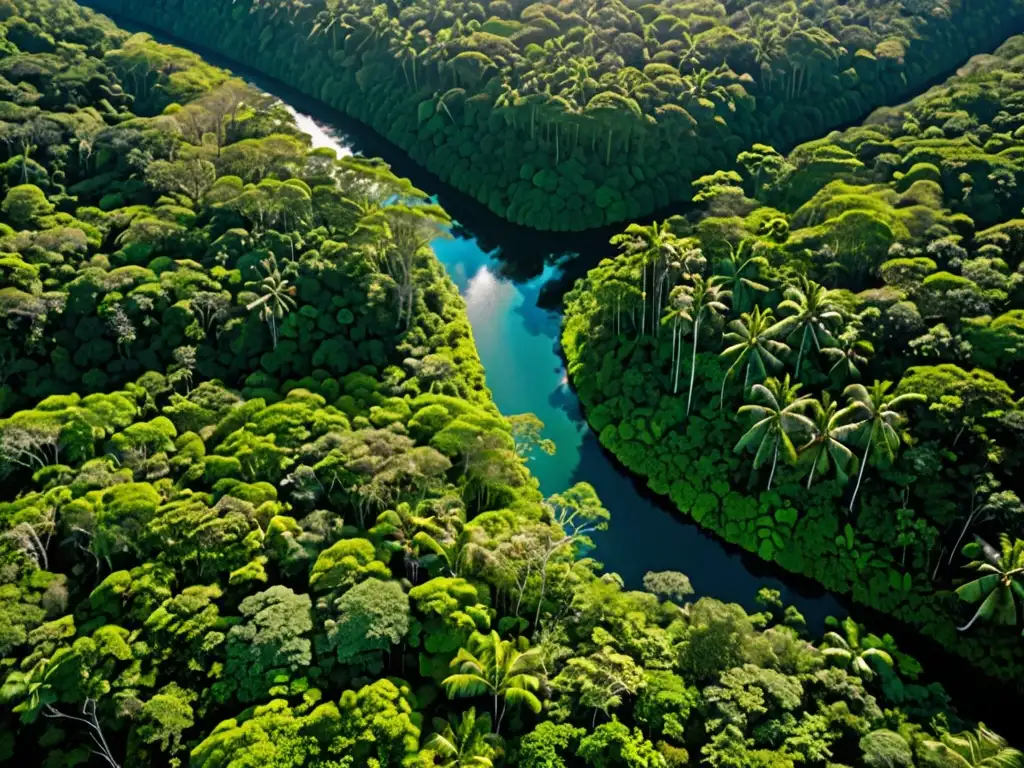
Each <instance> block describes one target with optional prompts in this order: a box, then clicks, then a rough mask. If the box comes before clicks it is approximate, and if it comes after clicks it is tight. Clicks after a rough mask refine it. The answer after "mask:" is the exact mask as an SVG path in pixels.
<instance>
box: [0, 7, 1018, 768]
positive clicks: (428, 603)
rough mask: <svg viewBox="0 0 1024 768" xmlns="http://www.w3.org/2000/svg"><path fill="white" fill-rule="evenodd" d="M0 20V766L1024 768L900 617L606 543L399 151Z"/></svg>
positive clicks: (93, 24)
mask: <svg viewBox="0 0 1024 768" xmlns="http://www.w3.org/2000/svg"><path fill="white" fill-rule="evenodd" d="M19 13H20V14H23V15H18V14H19ZM0 17H2V21H0V29H2V30H3V32H4V37H5V38H6V41H7V43H6V45H7V46H8V47H7V49H6V51H5V54H4V56H5V58H4V59H3V62H5V63H8V64H10V63H11V62H15V63H16V65H14V64H11V65H10V66H7V67H6V68H5V69H4V70H3V71H4V73H5V74H4V77H6V80H5V82H6V83H8V84H9V86H10V87H9V89H8V93H9V95H10V100H7V101H4V102H2V104H3V107H4V109H5V110H6V111H5V115H7V116H8V117H9V118H10V119H9V120H8V121H6V122H4V124H3V126H4V128H3V129H4V130H5V131H7V132H8V135H10V136H17V137H19V142H20V144H19V143H18V142H15V141H13V140H12V141H10V142H8V156H7V157H6V159H5V164H6V165H5V167H6V169H7V175H6V187H5V189H4V198H3V203H2V205H0V219H2V225H3V227H4V232H3V244H4V251H3V257H2V259H0V264H2V265H3V269H4V271H3V273H2V283H0V292H2V293H0V295H3V297H4V302H3V304H0V311H2V321H3V323H4V326H3V328H4V335H3V337H2V338H3V343H4V346H3V355H4V373H5V375H6V376H7V380H6V382H5V389H4V404H3V410H4V415H3V417H2V418H0V480H2V485H0V487H2V489H3V491H2V495H0V679H2V684H0V763H5V764H6V763H11V762H12V761H17V762H18V763H20V764H30V765H40V766H44V767H45V768H60V767H61V766H68V767H70V766H81V765H105V766H108V767H109V768H120V766H122V765H124V766H132V767H133V768H134V767H135V766H182V765H186V764H187V765H190V766H194V768H219V767H221V766H223V767H224V768H243V767H245V766H252V767H253V768H255V766H260V768H299V767H303V766H304V767H309V768H312V767H313V766H320V767H321V768H339V767H342V766H343V767H345V768H357V767H359V768H362V767H364V766H366V767H367V768H373V767H376V768H384V767H385V766H394V767H396V768H397V766H406V767H408V768H428V767H430V766H449V767H453V766H476V767H477V768H488V767H489V766H497V765H502V764H505V765H520V766H524V767H525V768H560V767H566V766H591V767H592V768H627V767H629V768H673V767H674V766H682V765H686V764H690V765H698V764H699V765H704V766H708V767H709V768H749V767H750V766H766V767H768V766H770V767H772V768H795V766H796V765H797V764H799V765H802V766H804V765H806V766H817V767H819V768H827V767H831V768H836V767H837V766H844V765H845V766H865V767H866V768H874V767H875V766H892V765H901V766H913V765H917V766H921V767H922V768H946V767H948V766H960V765H963V764H966V765H971V764H985V763H980V762H979V760H982V759H984V760H988V761H989V762H988V763H987V764H991V765H998V766H1002V767H1007V768H1019V766H1021V765H1022V764H1024V756H1022V755H1021V753H1019V752H1017V751H1016V750H1014V749H1012V748H1011V747H1009V746H1008V745H1007V744H1006V742H1005V741H1003V740H1002V739H1001V738H1000V737H998V736H996V735H995V734H993V733H991V732H990V731H988V730H986V729H985V728H984V727H982V726H977V725H974V724H972V723H970V722H967V721H965V720H963V719H961V718H960V717H958V716H957V715H956V714H955V713H954V712H953V711H952V710H951V709H950V707H949V702H948V700H947V697H946V695H945V694H944V692H943V691H942V689H941V687H939V686H937V685H934V684H932V685H929V684H927V683H926V682H925V681H924V679H923V675H922V670H921V668H920V666H919V665H918V664H917V663H916V662H915V661H914V659H912V658H911V657H909V656H906V655H905V654H902V653H900V652H899V651H898V649H897V648H896V647H895V644H894V642H893V639H892V638H891V637H890V636H888V635H886V636H882V637H879V636H876V635H873V634H868V633H866V632H865V631H864V630H863V628H861V627H859V626H858V625H857V624H856V623H855V622H853V621H852V620H846V621H844V622H843V623H841V624H840V623H837V622H833V623H832V627H831V629H832V631H830V632H828V633H827V634H826V635H825V636H824V637H823V638H822V639H821V640H820V641H817V642H813V641H812V639H811V638H810V637H809V636H808V634H807V631H806V627H805V625H804V621H803V619H802V617H801V616H800V615H799V613H798V612H796V611H795V610H794V609H792V608H784V607H783V606H782V605H781V603H780V601H779V596H778V593H772V592H770V591H767V590H765V591H763V593H762V594H761V595H760V596H759V599H760V602H761V603H762V605H763V607H764V610H763V611H762V612H760V613H757V614H754V615H748V614H747V613H745V612H744V611H743V610H742V609H741V608H740V607H739V606H736V605H726V604H723V603H720V602H717V601H715V600H711V599H707V598H702V599H699V600H696V601H695V602H686V601H687V599H688V596H689V595H690V594H691V593H692V589H691V588H690V585H689V581H688V580H687V579H686V577H685V576H683V575H682V574H678V573H671V572H670V573H652V574H648V576H647V578H645V580H644V583H645V589H646V590H647V591H645V592H629V591H626V590H625V589H624V588H623V586H622V583H621V581H620V580H619V579H618V578H617V577H616V576H614V575H611V574H608V575H600V574H599V565H598V563H597V562H596V561H594V560H593V559H591V558H590V557H588V556H587V554H588V553H589V552H591V551H592V541H591V539H590V534H591V533H593V532H594V531H597V530H601V529H602V528H604V527H605V526H606V525H607V520H608V512H607V510H605V509H604V508H603V507H602V505H601V502H600V500H599V499H598V498H597V496H596V494H595V493H594V490H593V489H592V488H591V487H590V486H588V485H585V484H580V485H577V486H574V487H573V488H570V489H567V490H566V491H564V492H563V493H559V494H555V495H553V496H551V497H549V498H547V499H544V498H542V497H541V494H540V493H539V491H538V490H537V484H536V481H535V480H534V479H533V478H532V477H531V475H530V473H529V471H528V468H527V462H528V460H529V457H530V456H531V455H532V453H533V452H534V451H535V450H537V449H540V450H542V451H548V452H550V451H551V450H553V446H551V445H550V444H549V443H548V442H547V441H545V440H544V439H543V437H542V431H541V429H542V425H540V424H539V423H538V422H537V419H536V417H533V416H530V415H524V416H518V417H513V418H511V419H506V418H504V417H502V416H501V415H500V414H499V413H498V412H497V409H496V408H495V407H494V405H493V403H492V401H491V399H490V395H489V392H488V391H487V389H486V387H485V386H484V379H483V372H482V369H481V366H480V363H479V360H478V358H477V356H476V351H475V349H474V347H473V343H472V338H471V335H470V332H469V327H468V324H467V321H466V318H465V313H464V308H463V305H462V303H461V300H460V299H459V298H458V296H457V293H456V292H455V289H454V287H453V285H452V284H451V282H450V281H449V280H448V279H447V278H446V277H445V276H444V274H443V271H442V270H441V269H440V266H439V265H438V264H437V262H436V260H435V259H434V257H433V255H432V254H431V252H430V250H429V248H428V247H427V243H428V241H429V240H430V239H431V238H433V237H435V236H437V235H438V233H439V232H440V231H441V230H442V229H443V227H444V225H445V222H446V218H445V216H444V214H443V212H442V211H440V210H439V209H437V208H436V207H435V206H432V205H429V204H428V203H426V201H424V200H423V199H422V196H421V194H420V193H418V192H417V191H416V190H415V189H413V188H412V187H410V186H409V184H408V182H405V181H403V180H401V179H397V178H395V177H394V176H393V175H392V174H391V173H390V172H389V171H388V170H387V169H386V168H385V167H383V166H381V165H380V164H378V163H374V162H372V161H363V160H361V161H351V160H346V161H339V160H337V159H336V158H335V157H334V156H333V154H332V153H325V152H311V151H309V150H308V148H307V146H308V144H307V142H308V139H307V138H306V137H304V136H302V135H301V134H299V133H297V132H296V130H295V128H294V125H293V124H292V123H291V121H290V120H289V118H288V116H287V113H286V112H284V111H282V109H281V108H280V107H279V106H278V105H275V104H274V103H273V102H271V101H269V100H267V99H266V98H264V97H263V96H262V95H261V94H259V93H256V92H254V91H252V90H251V89H248V88H246V87H244V86H243V85H242V84H240V83H238V82H235V81H232V80H230V79H228V78H227V76H226V75H225V73H222V72H219V71H217V70H214V69H211V68H209V67H207V66H206V65H204V64H203V63H202V62H201V61H199V60H198V59H196V58H195V57H193V56H190V55H189V54H186V53H185V52H183V51H180V50H177V49H173V48H167V47H163V46H156V45H154V44H153V43H152V42H151V41H150V40H148V39H147V38H146V37H144V36H134V37H128V36H127V35H125V34H123V33H121V32H119V31H118V30H116V29H115V28H114V27H112V26H111V25H110V24H109V23H108V22H106V21H104V20H102V19H99V18H97V17H95V16H93V15H92V14H90V13H87V12H84V11H82V10H81V9H80V8H78V7H77V6H75V5H74V4H72V3H71V2H70V0H56V1H54V2H46V3H43V2H40V1H39V0H18V2H17V3H15V4H12V3H10V2H3V0H0ZM72 41H73V42H72ZM39 48H42V49H43V50H34V49H39ZM138 51H143V52H144V54H143V55H144V56H146V57H150V56H160V57H163V58H164V60H165V61H166V62H168V64H167V66H166V67H164V68H162V69H161V71H160V75H159V77H158V78H157V80H156V81H155V82H154V81H150V80H147V79H145V78H141V77H140V78H139V79H137V80H136V79H133V77H134V75H135V74H138V71H137V70H135V69H133V68H132V67H128V68H127V69H125V68H124V61H125V59H126V58H131V57H132V56H134V55H135V54H134V53H133V52H138ZM42 69H45V70H46V71H47V72H48V73H49V74H48V75H47V76H46V77H40V78H39V79H37V80H35V81H33V79H32V78H33V77H34V76H35V75H34V74H33V73H39V72H40V71H41V70H42ZM40 86H42V88H41V87H40ZM135 110H137V111H135ZM147 115H149V116H147ZM19 147H20V150H21V151H20V153H17V152H16V151H15V150H16V149H18V148H19ZM82 329H85V330H82ZM83 350H87V351H85V352H83ZM983 578H984V577H983ZM978 589H983V587H982V586H980V585H979V586H978ZM663 599H664V601H663ZM967 761H970V762H967Z"/></svg>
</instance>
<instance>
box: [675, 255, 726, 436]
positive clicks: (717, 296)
mask: <svg viewBox="0 0 1024 768" xmlns="http://www.w3.org/2000/svg"><path fill="white" fill-rule="evenodd" d="M719 282H720V281H719V280H718V278H716V277H712V278H710V279H707V280H705V279H704V278H703V277H702V276H701V275H694V276H693V285H684V286H680V287H679V289H678V290H677V292H676V296H675V306H674V311H675V313H676V315H677V317H678V318H679V319H680V320H681V321H683V322H685V323H688V324H689V325H690V327H691V328H692V333H693V356H692V359H691V361H690V390H689V393H688V395H687V397H686V415H687V416H689V415H690V407H691V406H692V404H693V383H694V378H695V374H696V372H697V347H698V346H699V344H700V328H701V324H702V323H703V322H704V320H706V319H710V318H711V317H714V316H715V315H724V314H725V313H726V312H728V311H729V307H728V306H726V304H725V301H726V300H727V299H728V298H729V291H728V290H727V289H725V288H723V287H722V286H721V285H720V284H719ZM679 346H680V351H681V349H682V338H681V337H680V340H679ZM679 357H680V358H681V357H682V354H680V355H679ZM678 390H679V358H677V359H676V373H675V384H674V385H673V388H672V394H676V392H678Z"/></svg>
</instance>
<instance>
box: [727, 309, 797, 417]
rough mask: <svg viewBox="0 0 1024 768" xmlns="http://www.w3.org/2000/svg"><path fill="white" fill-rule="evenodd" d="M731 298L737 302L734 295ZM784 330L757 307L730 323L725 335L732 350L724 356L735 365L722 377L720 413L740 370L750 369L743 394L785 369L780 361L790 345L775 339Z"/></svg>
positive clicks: (769, 315)
mask: <svg viewBox="0 0 1024 768" xmlns="http://www.w3.org/2000/svg"><path fill="white" fill-rule="evenodd" d="M732 295H733V297H734V298H735V294H732ZM782 330H784V329H781V328H779V325H778V323H776V322H775V318H774V317H773V316H772V311H771V309H766V310H764V311H763V312H762V311H761V308H760V307H754V311H753V312H749V313H748V312H744V313H743V314H742V315H741V316H740V319H739V320H733V321H732V322H731V323H729V332H728V333H726V334H725V343H726V344H728V345H729V346H727V347H726V348H725V349H724V350H722V352H721V356H722V357H724V358H726V359H729V358H732V359H733V362H732V365H730V366H729V370H727V371H726V372H725V376H724V377H722V392H721V405H720V406H719V408H720V409H721V408H724V407H725V383H726V382H727V381H728V380H729V377H730V376H732V374H733V372H734V371H736V370H738V369H739V368H740V367H741V366H743V365H746V366H747V372H746V377H745V379H744V386H743V391H744V392H746V391H747V390H749V389H750V388H751V387H752V386H753V385H754V384H756V383H757V382H759V381H763V380H764V378H765V377H766V376H767V375H768V371H769V370H772V371H777V370H779V369H781V368H782V360H780V359H779V357H780V355H784V354H785V353H786V352H788V351H789V346H788V345H786V344H785V343H784V342H781V341H779V340H778V339H776V338H775V337H776V336H778V335H779V333H780V332H781V331H782Z"/></svg>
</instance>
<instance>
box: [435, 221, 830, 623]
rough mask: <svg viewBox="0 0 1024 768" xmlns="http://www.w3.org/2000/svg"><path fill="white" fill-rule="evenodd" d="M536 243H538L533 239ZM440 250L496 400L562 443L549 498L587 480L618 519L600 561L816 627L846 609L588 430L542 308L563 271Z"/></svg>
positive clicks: (459, 245) (539, 470)
mask: <svg viewBox="0 0 1024 768" xmlns="http://www.w3.org/2000/svg"><path fill="white" fill-rule="evenodd" d="M534 237H536V236H535V235H534ZM434 252H435V253H436V254H437V257H438V259H439V260H440V261H441V263H442V264H444V266H445V267H446V268H447V270H448V274H449V275H451V277H452V280H453V281H454V282H455V284H456V285H457V286H458V287H459V291H460V292H461V293H462V296H463V297H464V298H465V300H466V308H467V311H468V314H469V321H470V323H471V325H472V326H473V335H474V337H475V339H476V344H477V349H478V350H479V352H480V359H481V360H482V362H483V365H484V369H485V370H486V372H487V383H488V386H490V388H491V391H492V392H493V394H494V400H495V402H496V403H497V405H498V407H499V408H500V409H501V410H502V412H503V413H505V414H507V415H508V414H515V413H524V412H532V413H535V414H536V415H537V416H538V417H539V418H540V419H541V421H543V422H544V424H545V426H546V428H545V432H544V435H545V437H548V438H550V439H552V440H554V442H555V445H556V447H557V451H556V453H555V455H554V456H547V455H543V454H541V455H539V456H537V457H535V458H534V459H532V460H531V462H530V468H531V470H532V471H533V473H534V475H536V476H537V478H538V479H539V480H540V484H541V490H542V491H543V492H544V493H545V494H550V493H555V492H557V491H560V490H562V489H564V488H567V487H568V486H570V485H572V484H574V483H577V482H581V481H585V482H588V483H590V484H591V485H593V486H594V487H595V488H596V489H597V492H598V494H599V495H600V497H601V499H602V500H603V502H604V504H605V506H606V507H607V508H608V509H609V511H610V512H611V515H612V519H611V524H610V526H609V528H608V530H607V531H603V532H601V533H599V534H597V536H595V543H596V545H597V552H596V557H597V558H598V559H599V560H601V561H602V562H603V563H604V564H605V567H606V568H607V569H608V570H610V571H615V572H616V573H618V574H619V575H621V576H622V577H623V579H624V580H625V582H626V584H627V585H629V586H634V587H638V586H639V585H640V583H641V580H642V579H643V575H644V573H646V572H647V571H652V570H653V571H658V570H677V571H682V572H684V573H686V574H687V575H688V576H689V577H690V579H691V581H692V583H693V587H694V589H695V590H696V592H697V594H698V595H710V596H713V597H717V598H720V599H722V600H728V601H732V602H738V603H741V604H742V605H744V606H745V607H747V608H748V609H752V608H755V607H756V604H755V603H754V600H753V598H754V595H755V594H756V593H757V590H758V589H759V588H760V587H762V586H770V587H773V588H775V589H778V590H780V591H782V593H783V595H784V598H785V599H786V601H787V602H791V603H793V604H795V605H796V606H797V607H798V608H799V609H800V610H801V611H802V612H803V613H804V615H805V616H806V617H807V619H808V621H809V622H810V623H811V624H812V625H815V626H820V624H821V622H823V620H824V617H825V616H826V615H828V614H829V613H831V614H833V615H844V614H845V611H843V609H842V608H841V607H840V606H839V604H838V603H837V602H836V601H835V600H834V599H833V598H832V597H831V596H829V595H826V594H823V593H822V592H821V590H820V589H819V590H817V591H814V590H813V589H812V588H811V587H810V586H809V585H808V586H807V587H806V591H803V590H798V589H795V588H794V587H793V584H792V582H790V581H789V580H786V581H783V580H780V579H778V578H774V577H772V576H770V575H769V572H768V566H766V565H764V564H762V562H761V561H760V560H758V559H757V558H755V557H753V556H751V555H748V554H746V553H741V552H739V551H735V550H734V549H733V548H731V547H726V546H724V545H723V544H722V543H721V542H719V541H717V540H715V539H714V538H712V537H710V536H708V535H706V534H705V533H703V532H702V531H701V530H700V529H699V528H698V527H697V526H695V525H693V524H691V523H687V522H685V521H683V520H682V519H681V518H680V517H679V516H678V515H676V514H673V513H672V512H670V511H669V510H667V509H665V508H663V507H662V506H661V505H660V504H659V503H657V502H656V501H655V500H652V499H651V498H649V497H648V496H647V495H645V494H644V493H643V492H642V490H641V489H640V488H638V486H637V483H636V482H635V481H634V480H633V479H632V478H631V477H630V476H629V475H628V474H626V473H625V472H623V471H622V470H620V469H619V468H618V467H617V466H615V464H614V461H613V459H612V458H611V457H610V456H608V455H607V454H606V453H605V452H604V451H603V450H602V449H601V447H600V444H599V443H598V440H597V437H596V435H595V434H594V433H593V432H592V431H591V430H590V428H589V427H588V426H587V423H586V420H585V419H584V417H583V413H582V411H581V408H580V403H579V400H578V399H577V398H576V395H575V393H574V392H573V391H572V390H571V388H570V387H569V385H568V383H567V381H566V371H565V367H564V365H563V362H562V360H561V358H560V356H559V354H558V331H559V322H560V317H559V315H558V314H557V313H555V312H552V311H549V310H545V309H542V308H541V307H539V306H538V300H539V298H540V295H541V289H542V288H543V286H544V285H545V284H547V283H548V282H549V281H551V280H553V279H557V278H558V277H559V276H560V270H559V269H558V268H557V267H554V266H548V267H546V268H544V270H543V271H542V272H541V274H540V275H538V276H536V277H534V278H531V279H528V280H524V281H514V280H512V279H509V278H505V277H502V276H501V274H500V269H501V266H502V262H501V261H500V259H499V258H498V256H499V254H497V253H490V254H488V253H485V252H484V251H482V250H481V249H480V248H479V246H478V245H477V243H476V241H475V240H473V239H470V238H460V239H455V240H440V241H437V242H436V243H434Z"/></svg>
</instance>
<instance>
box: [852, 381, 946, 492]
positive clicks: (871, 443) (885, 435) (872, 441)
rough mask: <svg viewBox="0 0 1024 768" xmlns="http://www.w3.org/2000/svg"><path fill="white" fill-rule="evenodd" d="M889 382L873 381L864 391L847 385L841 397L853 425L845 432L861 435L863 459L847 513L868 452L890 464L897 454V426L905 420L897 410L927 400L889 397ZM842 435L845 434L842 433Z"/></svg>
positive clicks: (860, 386)
mask: <svg viewBox="0 0 1024 768" xmlns="http://www.w3.org/2000/svg"><path fill="white" fill-rule="evenodd" d="M890 389H892V382H891V381H876V382H875V383H874V384H872V385H871V389H868V388H867V387H865V386H864V385H863V384H851V385H850V386H848V387H847V388H846V389H845V390H844V391H843V395H844V396H845V397H846V398H848V400H849V402H850V416H851V418H853V419H854V422H853V423H852V424H850V425H848V427H849V429H848V430H847V431H849V432H852V431H856V432H859V433H860V434H862V435H865V446H864V458H863V459H861V463H860V471H859V472H858V473H857V485H856V486H854V489H853V497H852V498H851V499H850V511H851V512H852V511H853V505H854V503H855V502H856V501H857V494H858V492H859V491H860V484H861V483H862V482H863V480H864V467H866V466H867V465H868V461H869V460H870V459H871V456H872V453H874V454H875V455H877V456H880V458H881V459H882V460H884V461H887V462H890V463H891V462H892V461H893V460H895V458H896V453H897V452H898V451H899V448H900V443H901V442H902V441H903V435H905V434H906V432H905V430H903V429H902V428H901V427H902V425H903V423H904V422H905V421H906V417H905V416H904V415H903V414H902V413H900V409H901V408H904V407H906V406H908V405H910V404H911V403H920V402H923V401H924V400H926V399H927V398H926V397H925V396H924V395H922V394H920V393H918V392H908V393H906V394H904V395H893V394H889V390H890ZM844 434H846V433H845V432H844Z"/></svg>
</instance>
